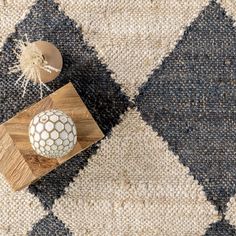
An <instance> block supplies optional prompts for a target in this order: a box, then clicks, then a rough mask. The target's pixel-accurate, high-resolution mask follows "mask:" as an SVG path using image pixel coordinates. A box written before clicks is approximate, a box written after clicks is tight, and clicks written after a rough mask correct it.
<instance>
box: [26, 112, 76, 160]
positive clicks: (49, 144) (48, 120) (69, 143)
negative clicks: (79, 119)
mask: <svg viewBox="0 0 236 236" xmlns="http://www.w3.org/2000/svg"><path fill="white" fill-rule="evenodd" d="M29 139H30V143H31V145H32V147H33V149H34V150H35V152H36V153H37V154H39V155H41V156H44V157H49V158H57V157H62V156H65V155H66V154H68V153H69V152H70V151H71V150H72V149H73V148H74V146H75V144H76V142H77V131H76V126H75V124H74V122H73V121H72V119H71V117H69V116H68V115H66V114H65V113H64V112H62V111H59V110H47V111H43V112H41V113H39V114H37V115H36V116H35V117H34V118H33V119H32V120H31V122H30V125H29Z"/></svg>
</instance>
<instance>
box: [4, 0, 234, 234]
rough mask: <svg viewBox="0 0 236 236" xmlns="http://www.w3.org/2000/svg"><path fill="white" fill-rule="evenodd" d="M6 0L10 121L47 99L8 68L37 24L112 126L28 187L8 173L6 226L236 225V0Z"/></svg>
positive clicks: (62, 229)
mask: <svg viewBox="0 0 236 236" xmlns="http://www.w3.org/2000/svg"><path fill="white" fill-rule="evenodd" d="M0 4H1V7H0V41H1V53H0V122H4V121H6V120H8V119H9V118H11V117H12V116H14V115H15V114H16V113H17V112H18V111H21V110H22V109H24V108H25V107H26V106H29V105H30V104H32V103H34V102H36V101H38V100H39V96H38V90H37V89H35V87H34V86H33V85H32V84H30V85H29V87H28V90H27V93H26V96H25V97H24V98H22V97H21V94H22V90H21V89H19V88H17V87H15V86H14V83H15V81H16V79H17V75H13V74H9V73H8V71H9V67H11V66H12V65H13V63H14V62H15V61H16V58H15V54H14V48H15V46H16V41H15V40H16V39H22V37H24V35H27V36H28V38H29V40H30V41H35V40H40V39H42V40H47V41H50V42H52V43H54V44H55V45H56V46H57V47H58V48H59V50H60V51H61V53H62V56H63V60H64V67H63V71H62V73H61V74H60V76H59V77H58V78H57V79H56V80H55V81H53V82H51V83H50V84H49V87H50V88H51V92H53V91H55V90H56V89H58V88H60V87H62V86H63V85H64V84H66V83H68V82H69V81H71V82H72V83H73V85H74V86H75V88H76V89H77V91H78V93H79V94H80V96H81V97H82V99H83V101H84V102H85V103H86V105H87V107H88V108H89V110H90V112H91V113H92V115H93V117H94V118H95V120H96V121H97V122H98V124H99V126H100V128H101V129H102V130H103V132H104V133H105V135H106V137H105V138H104V139H103V140H102V141H101V142H100V143H98V144H96V145H94V146H92V147H91V148H89V149H88V150H86V151H84V152H83V153H82V154H80V155H78V156H76V157H74V158H73V159H71V160H70V161H68V162H67V163H65V164H64V165H62V166H61V167H59V168H58V169H56V170H55V171H52V172H51V173H50V174H48V175H47V176H45V177H43V178H42V179H41V180H39V181H38V182H36V183H35V184H33V185H31V186H30V187H29V188H27V189H25V190H23V191H21V192H17V193H13V192H12V191H11V190H10V188H9V186H8V185H7V183H6V182H5V180H4V179H3V177H0V235H1V236H8V235H9V236H11V235H16V236H21V235H31V236H34V235H37V236H43V235H49V236H51V235H63V236H64V235H76V236H200V235H204V236H218V235H221V236H228V235H236V229H235V227H236V198H235V193H236V28H235V26H236V23H235V22H236V2H235V0H221V1H208V0H197V1H196V0H93V1H88V0H54V1H53V0H38V1H32V0H15V1H13V0H1V1H0ZM48 94H49V93H46V92H45V93H44V96H46V95H48Z"/></svg>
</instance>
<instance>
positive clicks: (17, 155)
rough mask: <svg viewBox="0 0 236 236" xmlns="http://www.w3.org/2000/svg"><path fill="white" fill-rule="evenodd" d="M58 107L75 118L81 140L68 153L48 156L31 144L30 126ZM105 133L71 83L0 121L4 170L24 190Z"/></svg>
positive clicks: (0, 167) (0, 159)
mask: <svg viewBox="0 0 236 236" xmlns="http://www.w3.org/2000/svg"><path fill="white" fill-rule="evenodd" d="M48 109H57V110H61V111H63V112H65V113H66V114H68V115H69V116H70V117H71V118H72V120H73V121H74V123H75V125H76V128H77V134H78V140H77V141H78V142H77V144H76V145H75V147H74V149H73V150H72V151H71V152H69V154H67V155H66V156H64V157H59V158H53V159H52V158H46V157H42V156H40V155H38V154H37V153H36V152H35V151H34V150H33V148H32V147H31V144H30V141H29V136H28V127H29V123H30V121H31V119H32V118H33V117H34V116H35V115H36V114H38V113H40V112H41V111H45V110H48ZM103 137H104V135H103V133H102V131H101V130H100V128H99V127H98V125H97V124H96V122H95V120H94V119H93V117H92V115H91V114H90V112H89V111H88V109H87V108H86V106H85V104H84V103H83V101H82V99H81V98H80V96H79V95H78V94H77V92H76V90H75V88H74V87H73V85H72V84H71V83H69V84H67V85H65V86H64V87H62V88H61V89H59V90H57V91H56V92H54V93H52V94H51V95H49V96H48V97H46V98H44V99H42V100H41V101H39V102H38V103H36V104H34V105H32V106H30V107H29V108H27V109H25V110H24V111H22V112H20V113H18V114H17V115H16V116H14V117H13V118H11V119H10V120H8V121H7V122H5V123H3V124H2V125H0V173H2V174H3V175H4V176H5V178H6V180H7V182H8V183H9V184H10V185H11V187H12V189H13V190H15V191H17V190H20V189H22V188H24V187H26V186H28V185H29V184H31V183H32V182H34V181H36V180H37V179H39V178H40V177H42V176H43V175H45V174H47V173H48V172H50V171H52V170H53V169H55V168H56V167H57V166H59V165H61V164H62V163H64V162H65V161H67V160H69V159H70V158H72V157H73V156H74V155H76V154H78V153H80V152H81V151H82V150H84V149H86V148H88V147H89V146H91V145H92V144H94V143H96V142H97V141H99V140H101V139H102V138H103Z"/></svg>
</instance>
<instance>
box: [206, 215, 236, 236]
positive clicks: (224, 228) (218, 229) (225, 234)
mask: <svg viewBox="0 0 236 236" xmlns="http://www.w3.org/2000/svg"><path fill="white" fill-rule="evenodd" d="M235 235H236V230H235V227H234V226H232V225H231V224H230V223H229V222H228V221H226V220H224V219H223V220H220V221H217V222H216V223H213V224H211V225H210V226H209V228H208V229H207V231H206V233H205V236H235Z"/></svg>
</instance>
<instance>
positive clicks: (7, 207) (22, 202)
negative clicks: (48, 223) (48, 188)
mask: <svg viewBox="0 0 236 236" xmlns="http://www.w3.org/2000/svg"><path fill="white" fill-rule="evenodd" d="M0 212H1V214H0V236H8V235H9V236H11V235H14V236H23V235H24V236H25V235H27V232H28V231H29V230H31V226H32V224H34V223H36V222H37V221H39V220H40V219H42V218H43V216H44V215H46V212H45V211H44V210H43V207H42V205H41V203H40V202H39V200H38V199H37V198H36V197H34V196H33V195H32V194H30V193H29V192H28V191H27V190H22V191H21V192H16V193H14V192H12V190H11V189H10V187H9V185H8V184H7V183H6V181H5V180H4V178H3V177H2V176H1V175H0Z"/></svg>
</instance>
